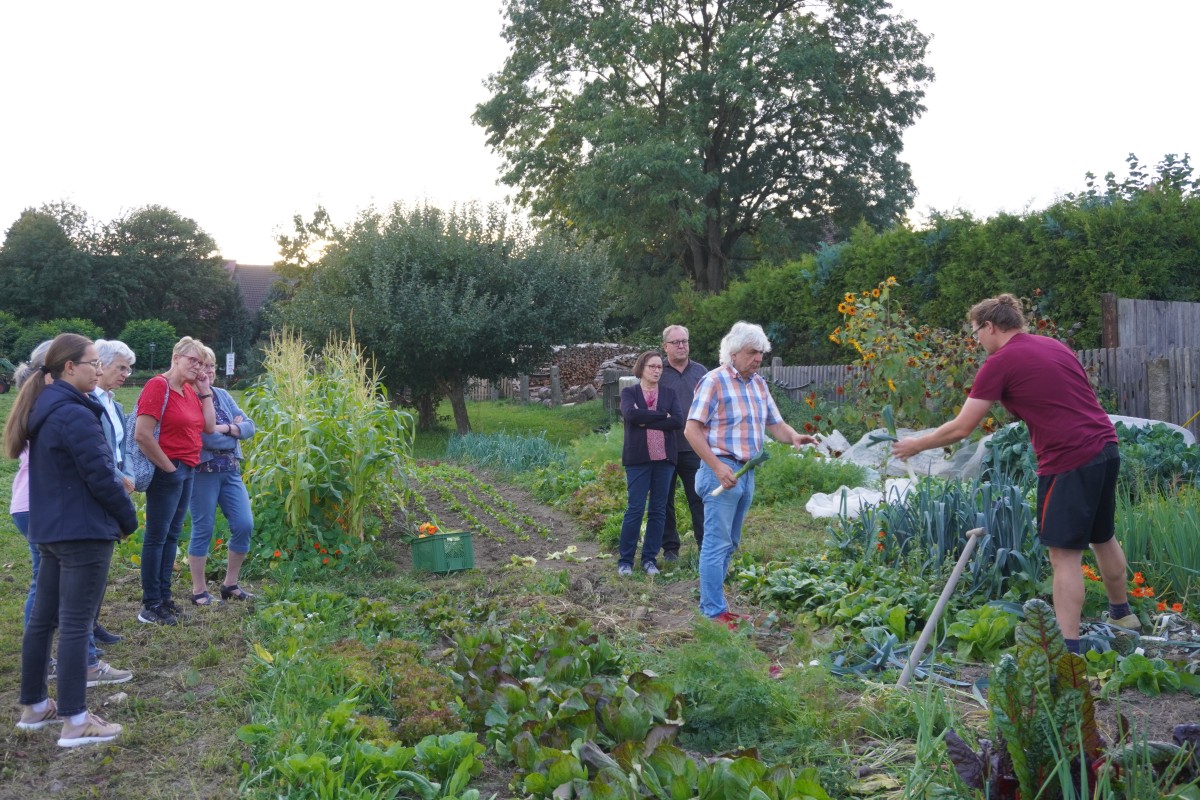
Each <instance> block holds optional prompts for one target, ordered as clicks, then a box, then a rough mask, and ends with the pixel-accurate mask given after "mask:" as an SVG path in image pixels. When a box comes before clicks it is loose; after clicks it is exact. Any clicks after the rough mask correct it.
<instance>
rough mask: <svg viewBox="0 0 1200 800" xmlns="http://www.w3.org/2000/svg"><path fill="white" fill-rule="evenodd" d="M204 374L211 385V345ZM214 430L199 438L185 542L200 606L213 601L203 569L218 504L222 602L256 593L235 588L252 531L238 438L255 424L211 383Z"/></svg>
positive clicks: (213, 367) (213, 364) (214, 364)
mask: <svg viewBox="0 0 1200 800" xmlns="http://www.w3.org/2000/svg"><path fill="white" fill-rule="evenodd" d="M203 369H204V374H205V376H206V377H207V378H208V382H209V384H210V385H211V384H212V382H213V380H214V379H215V378H216V376H217V356H216V353H214V352H213V351H212V348H209V347H205V348H204V367H203ZM212 392H213V410H214V412H215V414H216V428H217V429H216V431H215V432H213V433H206V434H204V436H203V437H202V439H203V441H204V449H202V450H201V451H200V464H199V465H198V466H197V467H196V470H195V477H194V478H193V479H192V501H191V509H192V539H191V542H190V543H189V544H188V568H189V569H190V570H191V573H192V603H193V604H194V605H198V606H208V605H212V604H213V602H214V601H213V596H212V595H211V594H209V593H208V582H207V580H206V579H205V575H204V568H205V565H206V564H207V562H208V548H209V544H210V543H211V542H212V535H213V528H214V527H215V526H216V522H217V506H218V505H219V506H220V507H221V512H222V513H223V514H224V515H225V519H226V520H227V521H228V522H229V560H228V565H227V566H226V568H225V580H224V581H222V582H221V599H222V600H253V599H254V595H252V594H250V593H249V592H247V591H246V590H245V589H243V588H241V587H240V586H238V578H239V575H240V574H241V570H242V562H244V561H245V560H246V554H247V553H249V552H250V534H251V533H252V532H253V531H254V516H253V515H252V514H251V512H250V495H248V494H247V493H246V484H245V483H243V482H242V468H241V460H242V444H241V443H242V440H243V439H249V438H250V437H251V436H253V435H254V433H255V429H254V422H252V421H251V420H250V419H248V418H247V417H246V415H245V413H243V412H242V410H241V409H240V408H238V405H237V403H236V402H234V400H233V397H232V396H231V395H230V394H229V392H227V391H225V390H224V389H219V388H217V387H216V386H213V387H212Z"/></svg>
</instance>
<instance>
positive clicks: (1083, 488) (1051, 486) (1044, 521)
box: [1037, 442, 1121, 550]
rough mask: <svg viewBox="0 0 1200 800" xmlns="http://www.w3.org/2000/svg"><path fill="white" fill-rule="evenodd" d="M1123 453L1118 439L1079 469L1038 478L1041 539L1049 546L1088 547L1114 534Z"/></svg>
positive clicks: (1072, 548) (1105, 446)
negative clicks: (1118, 477) (1118, 476)
mask: <svg viewBox="0 0 1200 800" xmlns="http://www.w3.org/2000/svg"><path fill="white" fill-rule="evenodd" d="M1120 471H1121V454H1120V452H1119V451H1118V450H1117V445H1116V443H1115V442H1110V443H1109V444H1106V445H1104V449H1103V450H1101V451H1100V454H1099V455H1098V456H1096V457H1095V458H1093V459H1092V460H1091V461H1089V462H1088V463H1086V464H1084V465H1083V466H1082V467H1080V468H1079V469H1075V470H1071V471H1070V472H1063V473H1060V474H1058V475H1042V476H1041V477H1039V478H1038V493H1037V518H1038V539H1039V540H1040V541H1041V543H1042V544H1044V545H1046V546H1047V547H1060V548H1062V549H1064V550H1087V549H1088V547H1089V546H1090V545H1093V544H1103V543H1104V542H1107V541H1108V540H1109V539H1111V538H1112V537H1113V533H1114V518H1115V516H1116V511H1117V475H1118V473H1120Z"/></svg>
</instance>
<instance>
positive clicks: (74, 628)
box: [20, 539, 113, 717]
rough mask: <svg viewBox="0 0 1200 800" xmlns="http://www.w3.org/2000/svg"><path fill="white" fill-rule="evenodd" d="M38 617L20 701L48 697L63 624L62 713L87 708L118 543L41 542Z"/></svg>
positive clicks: (25, 653) (24, 651)
mask: <svg viewBox="0 0 1200 800" xmlns="http://www.w3.org/2000/svg"><path fill="white" fill-rule="evenodd" d="M38 548H39V550H40V551H41V556H42V563H41V569H40V570H39V572H38V587H37V596H36V597H35V598H34V601H33V616H32V617H31V618H30V620H29V625H28V627H26V628H25V637H24V639H23V640H22V642H21V696H20V703H21V705H26V706H31V705H33V704H34V703H40V702H41V701H43V700H45V699H46V698H47V697H48V696H49V693H48V691H47V687H46V667H47V666H48V664H49V661H50V643H51V642H52V641H53V640H54V629H55V628H58V629H59V633H58V715H59V716H60V717H67V716H71V715H72V714H81V713H83V712H84V711H87V668H88V659H87V652H88V647H87V645H88V640H89V638H90V634H91V631H92V626H93V624H94V623H95V620H96V611H97V610H98V609H99V608H100V598H101V597H103V596H104V587H105V585H107V584H108V566H109V564H110V563H111V561H112V553H113V542H111V541H102V540H100V539H81V540H78V541H73V542H51V543H49V544H42V545H38Z"/></svg>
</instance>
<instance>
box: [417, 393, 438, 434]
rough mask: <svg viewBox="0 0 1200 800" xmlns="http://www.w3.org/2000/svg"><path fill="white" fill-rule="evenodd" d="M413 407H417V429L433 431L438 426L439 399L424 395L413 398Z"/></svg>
mask: <svg viewBox="0 0 1200 800" xmlns="http://www.w3.org/2000/svg"><path fill="white" fill-rule="evenodd" d="M413 405H415V406H416V407H417V429H418V430H422V431H431V430H433V426H434V425H436V424H437V398H436V397H433V396H432V395H427V394H423V395H420V396H418V397H415V398H413Z"/></svg>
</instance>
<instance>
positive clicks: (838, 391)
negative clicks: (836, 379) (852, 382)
mask: <svg viewBox="0 0 1200 800" xmlns="http://www.w3.org/2000/svg"><path fill="white" fill-rule="evenodd" d="M837 393H838V394H845V393H846V387H845V386H839V387H837Z"/></svg>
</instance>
